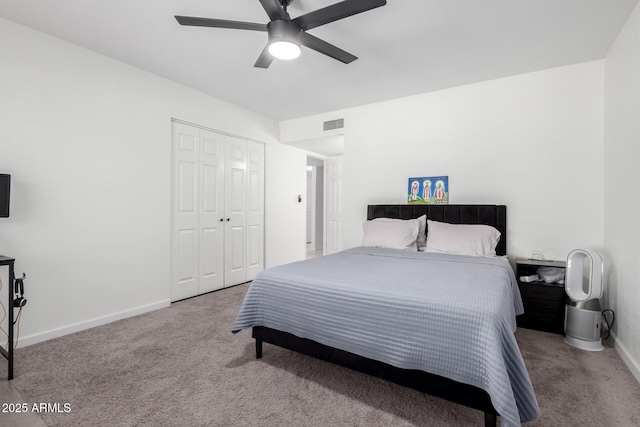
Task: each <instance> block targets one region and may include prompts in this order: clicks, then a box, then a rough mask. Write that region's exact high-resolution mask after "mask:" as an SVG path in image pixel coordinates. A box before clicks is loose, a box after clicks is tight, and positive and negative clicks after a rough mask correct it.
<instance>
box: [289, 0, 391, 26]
mask: <svg viewBox="0 0 640 427" xmlns="http://www.w3.org/2000/svg"><path fill="white" fill-rule="evenodd" d="M385 4H387V0H345V1H343V2H340V3H336V4H332V5H331V6H327V7H325V8H322V9H318V10H315V11H313V12H309V13H307V14H305V15H301V16H298V17H297V18H295V19H293V22H295V23H296V24H298V25H299V26H300V28H302V29H303V30H305V31H306V30H310V29H312V28H316V27H319V26H321V25H324V24H328V23H330V22H334V21H337V20H339V19H343V18H347V17H349V16H352V15H356V14H358V13H362V12H366V11H367V10H371V9H375V8H376V7H380V6H384V5H385Z"/></svg>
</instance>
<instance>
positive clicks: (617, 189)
mask: <svg viewBox="0 0 640 427" xmlns="http://www.w3.org/2000/svg"><path fill="white" fill-rule="evenodd" d="M639 112H640V6H638V7H636V9H635V11H634V12H633V14H632V15H631V17H630V18H629V20H628V21H627V24H626V26H625V27H624V29H623V30H622V31H621V33H620V34H619V35H618V38H617V40H616V41H615V42H614V44H613V46H612V47H611V49H610V51H609V53H608V55H607V58H606V66H605V151H604V185H605V187H604V188H605V192H604V207H605V226H604V241H605V248H606V258H607V259H608V260H609V261H610V267H609V275H608V282H609V286H608V288H607V293H608V302H609V306H610V308H612V309H614V310H615V312H616V326H614V330H615V337H616V345H617V347H618V349H619V350H620V353H621V354H622V355H623V356H624V357H626V359H627V364H629V365H630V366H632V369H633V370H634V373H635V376H636V378H638V380H639V381H640V328H639V325H640V282H639V281H638V261H639V260H640V244H639V241H640V240H639V239H640V198H639V197H638V195H639V194H640V192H639V191H638V183H639V182H640V168H639V167H638V160H640V121H639V116H638V113H639Z"/></svg>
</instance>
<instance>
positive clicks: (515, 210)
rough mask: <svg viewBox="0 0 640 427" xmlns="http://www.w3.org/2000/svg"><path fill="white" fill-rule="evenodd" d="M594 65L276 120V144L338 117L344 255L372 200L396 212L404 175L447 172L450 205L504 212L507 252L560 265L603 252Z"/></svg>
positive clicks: (599, 89) (597, 71)
mask: <svg viewBox="0 0 640 427" xmlns="http://www.w3.org/2000/svg"><path fill="white" fill-rule="evenodd" d="M603 72H604V63H603V61H593V62H588V63H583V64H578V65H572V66H568V67H562V68H556V69H551V70H545V71H540V72H535V73H529V74H524V75H519V76H514V77H508V78H503V79H498V80H492V81H487V82H483V83H477V84H473V85H468V86H461V87H456V88H453V89H447V90H442V91H438V92H432V93H427V94H421V95H416V96H412V97H407V98H402V99H396V100H391V101H387V102H382V103H377V104H371V105H368V106H364V107H358V108H352V109H348V110H342V111H335V112H330V113H327V114H322V115H318V116H312V117H306V118H301V119H296V120H289V121H285V122H282V123H281V141H282V142H285V143H286V142H290V141H295V140H302V139H309V138H317V137H319V136H320V133H322V131H321V129H322V122H323V121H325V120H330V119H335V118H344V119H345V128H344V129H343V130H341V131H339V132H341V133H344V135H345V150H344V175H343V176H344V178H343V179H344V180H343V191H344V193H343V201H344V247H345V248H346V247H351V246H355V245H358V244H359V242H360V239H361V233H362V232H361V222H362V221H363V220H365V219H366V205H367V204H370V203H405V193H406V188H407V181H408V178H409V177H413V176H428V175H448V176H449V184H450V188H451V196H450V197H451V199H450V202H451V203H455V204H463V203H491V204H493V203H496V204H506V205H507V206H508V208H507V218H508V225H509V235H508V251H509V254H510V255H512V256H529V255H530V254H531V252H532V251H534V250H538V251H541V252H543V254H544V255H545V256H546V258H548V259H564V258H566V255H567V254H568V252H569V251H570V250H571V249H574V248H576V247H592V248H596V249H600V248H601V247H602V245H603V207H602V206H603V165H602V154H603V102H604V100H603V99H604V98H603V90H604V89H603Z"/></svg>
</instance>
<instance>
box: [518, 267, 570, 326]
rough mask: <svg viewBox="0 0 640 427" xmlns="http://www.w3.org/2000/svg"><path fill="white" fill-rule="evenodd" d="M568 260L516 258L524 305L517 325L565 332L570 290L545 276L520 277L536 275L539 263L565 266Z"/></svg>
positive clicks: (519, 285)
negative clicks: (533, 278)
mask: <svg viewBox="0 0 640 427" xmlns="http://www.w3.org/2000/svg"><path fill="white" fill-rule="evenodd" d="M566 265H567V264H566V262H565V261H547V260H536V259H524V258H517V259H516V278H517V279H518V287H519V288H520V295H521V296H522V304H523V305H524V314H521V315H520V316H518V317H517V318H516V320H517V322H518V326H519V327H522V328H527V329H535V330H538V331H544V332H553V333H554V334H564V311H565V305H566V303H567V294H566V293H565V290H564V284H558V283H546V282H544V281H542V280H536V281H532V282H525V281H523V280H522V279H521V278H523V277H529V276H534V275H536V273H537V271H538V268H540V267H556V268H562V269H565V268H566Z"/></svg>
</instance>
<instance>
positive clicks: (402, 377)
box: [252, 205, 507, 427]
mask: <svg viewBox="0 0 640 427" xmlns="http://www.w3.org/2000/svg"><path fill="white" fill-rule="evenodd" d="M422 215H426V216H427V218H428V219H431V220H434V221H442V222H449V223H454V224H486V225H491V226H493V227H495V228H496V229H498V231H500V233H501V234H502V236H501V238H500V243H499V244H498V247H497V248H496V252H497V254H498V255H505V254H506V249H507V242H506V237H507V228H506V226H507V208H506V206H501V205H369V206H368V208H367V219H368V220H371V219H374V218H380V217H386V218H397V219H412V218H418V217H420V216H422ZM427 231H428V230H427ZM252 336H253V338H255V340H256V357H257V358H261V357H262V343H263V342H267V343H270V344H274V345H277V346H279V347H283V348H286V349H289V350H293V351H296V352H299V353H302V354H306V355H309V356H312V357H316V358H319V359H322V360H326V361H329V362H332V363H334V364H337V365H340V366H345V367H348V368H351V369H354V370H357V371H360V372H364V373H367V374H369V375H373V376H376V377H379V378H382V379H385V380H388V381H391V382H394V383H397V384H400V385H403V386H406V387H410V388H413V389H416V390H419V391H422V392H425V393H428V394H430V395H433V396H437V397H440V398H443V399H446V400H449V401H451V402H455V403H459V404H461V405H465V406H468V407H471V408H474V409H478V410H481V411H483V412H484V414H485V416H484V419H485V426H487V427H488V426H496V424H497V416H498V414H497V412H496V410H495V409H494V407H493V405H492V404H491V399H490V397H489V395H488V393H487V392H486V391H484V390H482V389H480V388H478V387H474V386H470V385H468V384H463V383H459V382H456V381H454V380H451V379H448V378H445V377H441V376H438V375H434V374H431V373H428V372H424V371H419V370H407V369H401V368H397V367H395V366H392V365H389V364H386V363H382V362H378V361H376V360H372V359H368V358H365V357H362V356H358V355H356V354H353V353H349V352H346V351H343V350H340V349H336V348H332V347H328V346H326V345H323V344H320V343H318V342H316V341H312V340H309V339H306V338H299V337H297V336H295V335H292V334H290V333H287V332H282V331H278V330H275V329H271V328H266V327H262V326H256V327H254V328H253V331H252Z"/></svg>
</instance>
